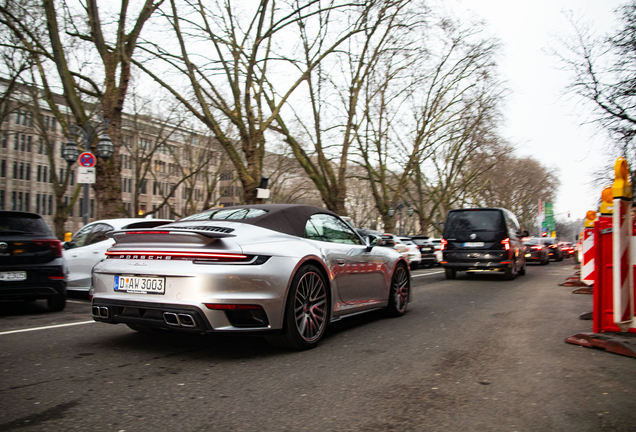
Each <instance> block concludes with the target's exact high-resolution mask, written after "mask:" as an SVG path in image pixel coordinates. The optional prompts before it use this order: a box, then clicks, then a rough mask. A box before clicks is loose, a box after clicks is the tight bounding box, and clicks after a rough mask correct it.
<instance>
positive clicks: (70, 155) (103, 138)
mask: <svg viewBox="0 0 636 432" xmlns="http://www.w3.org/2000/svg"><path fill="white" fill-rule="evenodd" d="M109 127H110V120H108V119H104V120H103V121H101V122H99V123H97V124H96V125H95V126H93V125H91V124H90V123H88V124H87V125H86V127H85V128H81V127H80V126H77V125H71V126H70V127H69V134H70V135H71V137H70V139H69V141H68V143H67V144H66V146H65V147H64V151H63V152H62V156H63V157H64V160H66V162H67V163H68V167H69V169H70V167H71V165H73V163H75V162H76V161H77V158H78V156H79V149H78V147H77V144H76V143H75V141H74V140H73V137H77V141H78V143H79V144H80V145H81V146H82V147H84V151H85V152H89V153H90V149H91V145H92V144H93V141H94V140H95V138H97V137H98V136H99V137H100V138H99V143H98V144H97V155H98V156H99V157H101V158H102V159H103V160H104V161H107V160H108V159H109V158H110V157H111V156H112V155H113V152H114V147H113V142H112V141H111V139H110V138H109V137H108V135H107V134H106V131H107V130H108V128H109ZM78 177H79V176H78ZM89 194H90V191H89V183H84V198H83V202H82V222H83V224H84V225H87V224H88V212H89V206H88V201H89Z"/></svg>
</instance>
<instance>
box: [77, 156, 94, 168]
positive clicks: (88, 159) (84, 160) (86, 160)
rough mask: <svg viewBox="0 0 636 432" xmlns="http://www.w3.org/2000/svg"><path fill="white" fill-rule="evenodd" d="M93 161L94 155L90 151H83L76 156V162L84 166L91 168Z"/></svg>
mask: <svg viewBox="0 0 636 432" xmlns="http://www.w3.org/2000/svg"><path fill="white" fill-rule="evenodd" d="M95 162H96V160H95V155H94V154H93V153H91V152H84V153H82V154H81V155H79V157H78V158H77V163H79V164H80V166H83V167H86V168H93V167H94V166H95Z"/></svg>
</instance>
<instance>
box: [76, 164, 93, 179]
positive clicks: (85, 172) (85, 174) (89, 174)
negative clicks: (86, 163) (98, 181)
mask: <svg viewBox="0 0 636 432" xmlns="http://www.w3.org/2000/svg"><path fill="white" fill-rule="evenodd" d="M77 182H78V183H95V168H88V167H79V172H78V175H77Z"/></svg>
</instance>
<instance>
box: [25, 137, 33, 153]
mask: <svg viewBox="0 0 636 432" xmlns="http://www.w3.org/2000/svg"><path fill="white" fill-rule="evenodd" d="M31 138H32V137H31V135H29V136H27V147H26V151H28V152H29V153H31Z"/></svg>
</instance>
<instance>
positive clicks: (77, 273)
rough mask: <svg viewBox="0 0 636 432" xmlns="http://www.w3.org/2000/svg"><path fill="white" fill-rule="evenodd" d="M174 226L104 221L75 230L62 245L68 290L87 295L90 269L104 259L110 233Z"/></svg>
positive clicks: (158, 221)
mask: <svg viewBox="0 0 636 432" xmlns="http://www.w3.org/2000/svg"><path fill="white" fill-rule="evenodd" d="M170 222H174V221H173V220H171V219H139V218H137V219H134V218H122V219H104V220H99V221H95V222H92V223H89V224H87V225H86V226H84V227H83V228H81V229H79V230H78V231H77V232H76V233H75V235H73V237H72V238H71V240H70V241H68V242H66V243H64V246H63V248H64V251H63V253H64V258H66V264H67V265H68V271H69V274H68V289H69V290H72V291H88V289H89V288H90V286H91V270H92V269H93V266H94V265H95V264H97V263H98V262H99V261H101V260H103V259H104V258H105V257H106V251H107V250H108V248H109V247H111V246H112V245H113V244H115V240H113V239H112V238H108V237H107V234H108V233H109V232H111V231H114V230H120V229H135V228H153V227H156V226H160V225H165V224H167V223H170Z"/></svg>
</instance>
